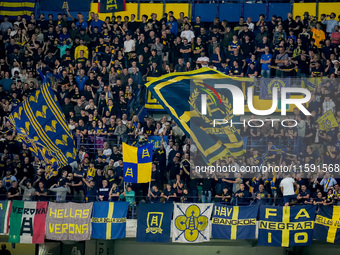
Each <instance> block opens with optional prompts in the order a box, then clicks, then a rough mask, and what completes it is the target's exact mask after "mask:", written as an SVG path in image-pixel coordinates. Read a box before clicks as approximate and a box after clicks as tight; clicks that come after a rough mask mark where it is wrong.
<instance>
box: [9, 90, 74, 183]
mask: <svg viewBox="0 0 340 255" xmlns="http://www.w3.org/2000/svg"><path fill="white" fill-rule="evenodd" d="M9 120H10V122H11V124H12V125H13V127H14V129H15V130H16V131H17V134H18V135H17V138H18V139H20V140H21V141H22V142H24V143H25V144H26V145H27V147H28V148H29V149H30V150H31V151H32V152H33V155H34V156H36V157H38V158H39V159H41V160H44V161H45V164H46V169H45V171H46V178H47V179H49V178H51V177H52V176H56V175H57V174H58V169H59V168H61V167H64V166H67V165H68V164H69V163H71V162H73V161H74V160H75V158H76V154H77V151H76V148H75V145H74V140H73V135H72V132H71V131H70V129H69V127H68V124H67V121H66V119H65V115H64V113H63V112H62V110H61V107H60V105H59V103H58V101H57V97H56V96H55V95H54V92H53V90H52V89H51V87H50V86H49V85H48V84H47V83H44V84H43V85H41V87H40V89H37V90H35V91H34V92H33V93H32V94H31V95H30V96H29V97H27V99H26V100H24V101H23V102H22V103H21V104H20V105H18V106H17V107H16V108H15V109H14V110H13V112H12V113H11V115H10V116H9Z"/></svg>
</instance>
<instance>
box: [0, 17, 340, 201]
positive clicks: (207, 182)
mask: <svg viewBox="0 0 340 255" xmlns="http://www.w3.org/2000/svg"><path fill="white" fill-rule="evenodd" d="M335 18H336V16H335V14H334V13H333V14H331V15H330V17H326V15H322V16H321V21H318V20H316V19H315V18H314V17H310V15H309V14H308V13H305V15H304V17H303V18H301V17H296V18H295V19H293V17H292V14H291V13H288V14H287V19H283V18H281V17H276V16H273V17H271V18H270V20H269V21H266V20H265V17H264V16H263V15H260V17H259V20H258V21H256V22H253V21H252V20H251V18H247V19H246V20H245V19H244V18H243V17H240V21H239V22H238V23H237V24H230V23H228V22H227V21H225V20H224V21H221V22H220V21H219V20H218V18H216V19H215V20H214V22H212V23H209V24H206V23H202V22H201V20H200V17H196V20H195V22H190V21H189V19H188V18H187V17H184V14H183V13H181V14H180V17H177V19H176V18H175V17H174V15H173V13H172V12H169V13H168V14H165V15H164V16H163V17H162V18H161V19H158V18H157V15H156V14H153V15H151V17H148V16H146V15H143V17H142V22H137V21H135V16H134V15H131V17H123V18H122V17H119V16H117V17H115V16H113V17H111V18H110V17H108V18H106V19H105V20H100V19H99V16H98V14H95V13H91V17H90V20H88V21H86V20H84V17H83V15H82V14H78V15H77V17H72V16H71V15H70V14H69V13H68V12H67V14H63V15H62V14H60V15H58V17H57V19H56V20H54V17H53V16H52V15H49V16H48V18H47V19H45V17H44V15H43V14H42V15H40V16H39V18H38V19H36V17H35V16H34V14H32V15H31V17H30V18H28V19H26V18H23V17H20V16H19V17H18V18H17V20H16V21H15V22H10V21H9V20H8V18H7V17H5V18H4V21H3V22H1V23H0V30H1V32H2V34H1V35H0V98H1V111H0V113H1V114H0V115H1V117H2V122H3V123H4V124H3V128H2V138H3V139H2V141H1V147H0V148H1V153H2V157H1V161H0V169H1V171H2V175H3V177H4V179H3V184H2V187H3V188H1V189H2V193H1V194H2V196H3V198H4V197H8V198H10V199H20V198H23V199H28V200H29V199H35V200H39V199H53V200H54V199H55V200H57V201H60V202H62V201H65V200H72V201H76V202H84V201H94V200H100V201H102V200H117V199H126V200H127V201H130V202H131V205H134V203H135V200H136V201H137V202H138V201H140V200H141V199H144V200H145V199H150V200H151V201H154V202H157V201H162V202H165V201H167V202H171V201H174V200H175V201H197V200H198V199H199V200H200V201H202V202H209V201H211V200H212V199H213V198H215V199H217V200H220V201H222V200H223V201H224V202H227V203H230V202H231V200H232V198H235V197H236V198H238V199H234V200H233V202H232V203H238V204H242V203H245V204H247V203H249V202H250V200H249V198H250V197H252V196H254V198H255V199H257V197H262V195H260V194H259V193H258V192H263V190H265V192H267V194H268V196H267V195H265V196H264V197H269V196H270V197H269V198H270V200H269V199H268V203H274V204H279V203H281V202H280V201H281V200H280V198H281V197H282V193H281V189H280V182H279V180H281V179H282V178H283V176H280V175H278V176H276V177H275V178H269V177H266V176H260V177H258V178H254V179H252V178H246V177H244V178H242V176H231V175H230V176H223V175H222V176H220V175H217V176H211V178H203V176H200V175H199V174H198V176H197V177H196V178H193V177H192V176H191V177H190V173H191V172H193V171H194V169H195V168H194V162H193V158H194V156H195V155H197V154H198V150H197V147H196V146H195V145H194V144H192V143H191V142H190V140H189V139H187V138H186V137H185V135H184V132H183V131H182V130H181V129H180V128H179V127H178V126H177V125H176V123H175V122H174V121H173V120H170V119H168V117H167V116H164V117H163V118H162V119H160V120H154V119H153V118H151V116H148V115H146V116H143V117H144V118H143V119H139V118H138V116H136V115H133V116H130V111H129V107H130V106H131V104H133V108H134V109H135V108H140V107H142V106H143V98H144V95H145V90H146V89H145V86H144V84H145V82H146V80H147V78H148V77H158V76H161V75H162V74H166V73H171V72H182V71H190V70H193V69H197V68H200V67H211V68H215V69H218V70H220V71H222V72H224V73H226V74H229V75H231V76H237V77H238V76H249V77H252V76H256V77H257V76H261V77H270V76H284V77H286V76H295V75H298V76H299V77H303V76H305V77H322V76H327V77H329V81H327V82H325V83H322V84H321V85H320V86H317V87H316V89H315V90H314V91H313V96H312V100H311V102H310V104H309V106H308V108H309V110H310V111H311V112H312V116H308V117H307V118H305V116H304V115H302V114H301V113H300V112H299V111H298V110H297V109H296V110H294V116H292V118H294V119H296V121H297V122H298V126H297V127H296V128H295V127H294V128H281V127H280V126H277V125H276V124H275V125H274V127H271V126H270V123H269V122H268V123H266V124H265V125H264V126H263V127H262V128H247V127H246V128H244V129H242V130H241V134H242V136H243V137H248V140H249V143H250V146H248V147H247V152H246V155H244V156H242V157H239V158H232V157H230V158H226V159H221V160H219V161H218V163H219V164H224V165H237V166H238V167H241V166H245V165H250V166H252V165H254V166H260V165H261V164H266V162H270V164H276V165H296V166H298V165H302V166H305V164H311V165H312V164H315V165H320V164H321V165H322V164H338V163H339V150H340V134H339V129H338V128H333V129H330V130H328V131H323V130H320V129H319V128H318V123H317V122H316V120H317V118H318V117H319V116H321V115H322V114H323V113H325V112H327V111H329V110H331V111H332V112H333V113H334V115H335V116H336V118H337V121H338V122H339V121H340V111H339V110H340V109H339V108H338V105H339V104H338V100H339V98H340V97H339V96H338V93H339V91H340V90H339V82H338V80H337V79H335V78H336V77H337V76H338V74H339V62H338V60H339V43H340V32H339V31H338V25H339V24H338V21H337V20H335ZM51 74H54V75H55V76H57V77H58V80H60V82H59V83H58V84H54V85H53V89H54V91H55V94H56V95H57V98H58V100H59V102H60V104H61V106H62V109H63V111H64V113H65V117H66V119H67V121H68V122H69V127H70V129H71V130H72V131H73V132H74V133H75V136H76V138H77V140H78V141H79V143H80V144H83V145H85V147H84V148H83V147H80V149H79V152H78V158H77V163H75V164H72V165H71V166H67V167H66V168H64V169H62V170H61V171H60V176H58V177H55V178H52V179H49V180H46V179H45V178H44V163H43V162H42V161H40V160H39V159H37V158H34V157H33V156H32V154H31V152H30V151H29V150H28V149H27V148H26V147H25V145H23V144H21V143H19V142H18V141H16V139H15V138H16V134H15V132H13V130H12V129H11V127H10V124H9V123H8V122H6V118H5V117H6V116H8V115H9V114H10V112H11V111H12V109H14V108H15V107H16V106H17V105H18V104H19V103H20V102H21V101H22V100H24V99H25V98H27V97H28V96H29V95H30V93H31V92H32V91H34V90H35V89H36V88H39V86H40V84H41V82H42V81H43V79H44V78H45V77H46V76H50V75H51ZM151 135H156V136H161V137H162V138H164V140H163V142H162V144H161V146H160V148H158V149H156V150H155V152H154V164H153V172H152V183H151V187H148V185H147V184H146V185H142V184H140V185H136V184H127V185H129V187H127V185H125V184H124V182H123V171H122V166H123V163H122V155H121V146H120V145H121V143H122V142H128V143H132V142H133V141H139V140H142V141H144V140H145V139H146V138H147V137H148V136H151ZM93 144H95V145H96V146H94V147H95V149H96V150H95V151H90V149H89V147H90V146H91V145H93ZM259 145H261V146H262V147H264V148H265V149H264V150H263V149H259V148H261V147H259ZM92 147H93V146H92ZM276 149H284V151H285V153H280V154H278V153H275V150H276ZM273 151H274V152H273ZM17 152H20V153H19V154H17ZM297 178H298V177H297ZM313 178H314V179H313ZM315 178H316V179H317V181H318V182H320V183H322V180H323V178H324V176H323V175H319V176H314V177H313V176H308V178H306V179H305V184H306V188H307V189H308V190H310V194H311V196H310V197H311V198H312V197H314V198H315V197H316V196H317V194H318V193H317V189H316V188H315V187H316V186H315V187H314V186H313V185H312V189H311V185H310V184H311V183H314V181H315ZM325 178H326V177H325ZM259 180H262V183H261V181H259ZM258 183H260V184H263V187H262V186H261V185H258ZM334 184H335V183H333V184H332V185H329V184H328V186H329V187H331V186H334ZM260 187H261V188H260ZM274 187H275V189H274ZM302 187H303V185H301V184H300V186H297V187H296V189H295V191H294V192H296V193H297V194H298V193H300V192H301V190H303V188H302ZM19 188H20V189H19ZM163 188H164V190H163ZM20 190H21V191H20ZM320 190H321V192H327V190H328V187H327V189H326V190H322V188H321V189H320ZM274 191H275V192H274ZM225 192H227V193H228V194H229V195H230V196H229V195H228V196H225V194H226V193H225ZM232 192H233V193H232ZM247 192H248V193H249V192H250V194H248V193H247ZM54 194H56V196H54ZM175 194H176V195H175ZM233 194H235V195H233ZM261 194H262V193H261ZM265 194H266V193H265ZM301 196H303V197H305V196H304V195H301ZM322 196H326V194H322ZM241 197H243V198H244V199H245V200H244V201H242V199H241ZM335 197H337V196H335ZM311 198H308V199H307V200H308V202H311V200H310V199H311ZM307 200H306V201H307ZM234 201H235V202H234ZM327 203H328V202H327Z"/></svg>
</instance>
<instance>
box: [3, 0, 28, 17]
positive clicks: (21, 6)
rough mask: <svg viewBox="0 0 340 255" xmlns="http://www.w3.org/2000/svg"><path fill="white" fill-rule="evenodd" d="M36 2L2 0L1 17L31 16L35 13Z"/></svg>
mask: <svg viewBox="0 0 340 255" xmlns="http://www.w3.org/2000/svg"><path fill="white" fill-rule="evenodd" d="M34 8H35V0H23V1H20V0H2V1H0V16H5V15H7V16H9V17H10V18H13V19H14V18H16V17H17V16H18V15H21V16H30V15H31V13H34Z"/></svg>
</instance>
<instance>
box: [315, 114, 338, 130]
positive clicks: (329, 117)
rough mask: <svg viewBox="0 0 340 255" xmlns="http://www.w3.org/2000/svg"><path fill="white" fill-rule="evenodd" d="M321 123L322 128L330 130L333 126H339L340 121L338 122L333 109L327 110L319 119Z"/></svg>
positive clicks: (320, 127)
mask: <svg viewBox="0 0 340 255" xmlns="http://www.w3.org/2000/svg"><path fill="white" fill-rule="evenodd" d="M317 122H318V124H319V129H320V130H326V131H329V130H330V129H332V128H337V127H339V123H338V122H337V120H336V118H335V116H334V114H333V112H332V111H331V110H329V111H327V112H325V113H324V114H322V115H321V116H320V118H318V120H317Z"/></svg>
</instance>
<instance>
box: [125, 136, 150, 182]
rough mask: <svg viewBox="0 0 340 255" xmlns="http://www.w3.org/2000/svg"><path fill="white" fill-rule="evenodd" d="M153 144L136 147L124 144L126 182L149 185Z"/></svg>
mask: <svg viewBox="0 0 340 255" xmlns="http://www.w3.org/2000/svg"><path fill="white" fill-rule="evenodd" d="M152 149H153V145H152V144H147V145H144V146H141V147H139V148H138V147H134V146H130V145H127V144H126V143H123V173H124V181H125V182H132V183H147V182H150V181H151V169H152Z"/></svg>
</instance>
